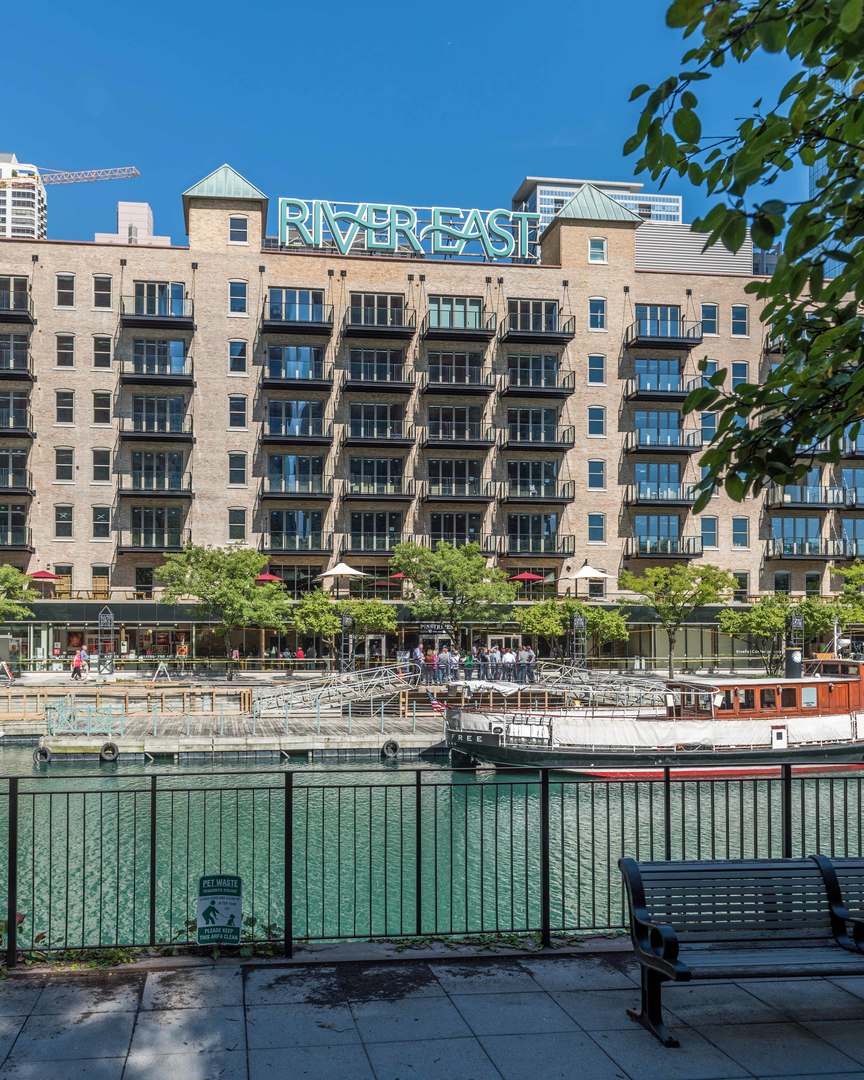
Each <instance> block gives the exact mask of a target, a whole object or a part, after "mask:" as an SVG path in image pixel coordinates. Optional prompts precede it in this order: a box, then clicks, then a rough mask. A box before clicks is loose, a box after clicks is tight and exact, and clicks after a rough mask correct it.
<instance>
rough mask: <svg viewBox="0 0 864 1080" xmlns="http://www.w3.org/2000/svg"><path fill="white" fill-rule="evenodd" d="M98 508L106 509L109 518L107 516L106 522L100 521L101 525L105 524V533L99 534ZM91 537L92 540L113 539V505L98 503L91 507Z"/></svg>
mask: <svg viewBox="0 0 864 1080" xmlns="http://www.w3.org/2000/svg"><path fill="white" fill-rule="evenodd" d="M97 510H105V511H107V513H108V516H107V518H106V520H105V521H104V522H102V521H100V522H98V524H99V525H100V526H101V525H104V526H105V533H104V535H101V534H98V533H97V532H96V526H97V521H96V511H97ZM90 539H91V540H110V539H111V507H110V506H108V505H101V504H97V505H95V506H91V507H90Z"/></svg>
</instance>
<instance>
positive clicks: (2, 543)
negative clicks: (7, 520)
mask: <svg viewBox="0 0 864 1080" xmlns="http://www.w3.org/2000/svg"><path fill="white" fill-rule="evenodd" d="M32 546H33V532H32V530H31V529H29V528H28V527H27V526H25V525H13V526H12V527H11V528H8V529H0V548H27V547H32Z"/></svg>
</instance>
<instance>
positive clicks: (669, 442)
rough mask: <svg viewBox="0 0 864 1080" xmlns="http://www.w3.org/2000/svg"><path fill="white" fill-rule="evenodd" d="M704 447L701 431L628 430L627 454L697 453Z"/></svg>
mask: <svg viewBox="0 0 864 1080" xmlns="http://www.w3.org/2000/svg"><path fill="white" fill-rule="evenodd" d="M701 449H702V433H701V431H647V430H644V431H628V432H627V435H626V437H625V439H624V452H625V453H626V454H636V453H642V454H695V453H698V451H700V450H701Z"/></svg>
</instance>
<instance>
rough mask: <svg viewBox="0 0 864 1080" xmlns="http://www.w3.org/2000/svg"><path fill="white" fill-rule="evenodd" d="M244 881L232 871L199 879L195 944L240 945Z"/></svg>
mask: <svg viewBox="0 0 864 1080" xmlns="http://www.w3.org/2000/svg"><path fill="white" fill-rule="evenodd" d="M242 914H243V883H242V881H241V880H240V878H239V877H237V876H236V875H234V874H214V875H208V876H207V877H202V878H201V879H200V880H199V882H198V912H197V915H198V918H197V924H198V944H199V945H239V944H240V932H241V926H240V922H241V918H242Z"/></svg>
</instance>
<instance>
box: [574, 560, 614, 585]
mask: <svg viewBox="0 0 864 1080" xmlns="http://www.w3.org/2000/svg"><path fill="white" fill-rule="evenodd" d="M613 576H614V575H613V574H607V573H606V572H605V570H597V569H595V568H594V567H593V566H589V565H588V560H587V559H586V560H585V562H584V563H582V565H581V566H580V567H579V569H578V570H577V571H576V573H575V574H573V575H572V577H573V578H574V579H575V580H576V581H602V580H603V579H604V578H611V577H613Z"/></svg>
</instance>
